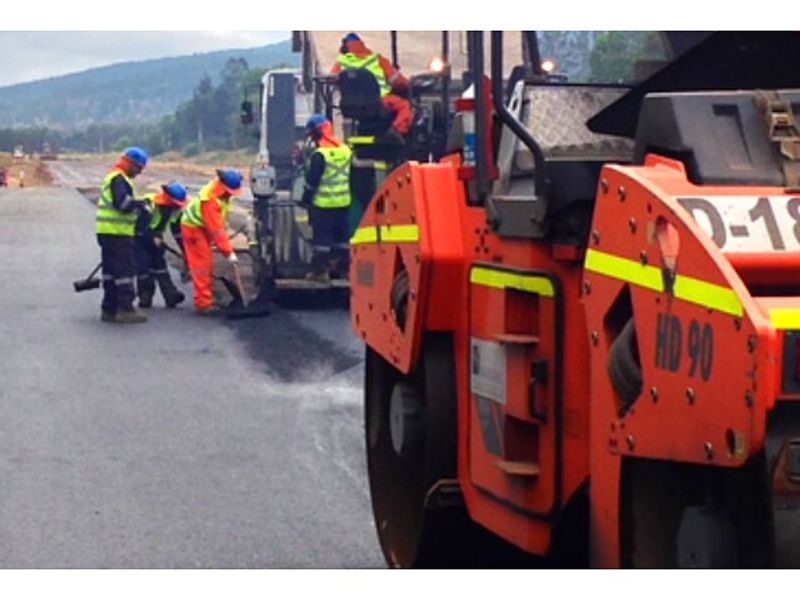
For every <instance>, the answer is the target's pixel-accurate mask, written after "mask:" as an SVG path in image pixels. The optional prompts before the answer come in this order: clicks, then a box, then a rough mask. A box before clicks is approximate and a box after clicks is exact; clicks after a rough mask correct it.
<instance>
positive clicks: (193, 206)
mask: <svg viewBox="0 0 800 600" xmlns="http://www.w3.org/2000/svg"><path fill="white" fill-rule="evenodd" d="M213 185H214V181H211V182H209V183H207V184H206V185H204V186H203V188H202V189H201V190H200V193H199V194H198V195H197V196H196V197H194V198H192V199H191V200H189V204H187V205H186V208H185V209H184V210H183V217H181V223H183V224H184V225H187V226H189V227H201V228H202V227H205V222H204V221H203V211H202V210H201V205H200V203H201V202H207V201H209V200H211V199H212V197H211V188H212V187H213ZM213 199H214V200H216V202H217V204H218V205H219V207H220V210H221V211H222V222H223V223H224V222H225V220H226V219H227V218H228V211H229V210H230V207H231V203H230V202H225V201H223V200H220V199H219V198H213Z"/></svg>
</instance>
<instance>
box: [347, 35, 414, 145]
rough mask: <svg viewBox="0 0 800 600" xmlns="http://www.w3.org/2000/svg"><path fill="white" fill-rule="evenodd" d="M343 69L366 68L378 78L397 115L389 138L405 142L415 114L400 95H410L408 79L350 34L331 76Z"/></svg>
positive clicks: (387, 102)
mask: <svg viewBox="0 0 800 600" xmlns="http://www.w3.org/2000/svg"><path fill="white" fill-rule="evenodd" d="M343 69H366V70H368V71H369V72H370V73H372V75H373V76H374V77H375V79H376V81H377V82H378V88H379V89H380V93H381V102H382V103H383V106H384V107H385V108H386V109H387V110H389V111H391V112H393V113H394V115H395V116H394V120H393V121H392V126H391V128H390V129H389V131H388V132H387V135H388V136H390V137H394V138H396V140H397V141H399V142H402V141H403V136H405V135H406V134H407V133H408V131H409V129H410V128H411V121H412V119H413V114H412V112H411V104H410V102H409V101H408V100H407V99H406V98H404V97H403V96H402V95H399V94H398V93H397V92H399V93H400V94H407V89H408V87H409V81H408V79H407V78H406V77H405V76H404V75H403V74H402V73H401V72H400V71H398V70H397V69H395V68H394V65H392V63H391V61H390V60H389V59H387V58H385V57H384V56H382V55H380V54H378V53H377V52H373V51H372V50H370V49H369V48H367V46H366V45H365V44H364V42H363V41H362V40H361V38H360V37H359V36H358V34H355V33H348V34H347V35H346V36H344V37H343V38H342V46H341V48H340V49H339V56H338V57H337V59H336V64H334V65H333V67H332V68H331V73H333V74H334V75H338V74H339V73H340V72H341V71H342V70H343Z"/></svg>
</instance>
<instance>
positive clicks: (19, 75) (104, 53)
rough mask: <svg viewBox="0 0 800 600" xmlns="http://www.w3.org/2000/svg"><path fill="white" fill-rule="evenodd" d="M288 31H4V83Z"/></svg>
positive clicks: (274, 37)
mask: <svg viewBox="0 0 800 600" xmlns="http://www.w3.org/2000/svg"><path fill="white" fill-rule="evenodd" d="M289 35H290V32H289V31H116V32H108V31H5V32H0V48H2V63H3V68H0V86H5V85H11V84H14V83H21V82H24V81H33V80H36V79H43V78H45V77H53V76H56V75H65V74H67V73H75V72H78V71H85V70H86V69H91V68H93V67H100V66H103V65H109V64H112V63H118V62H127V61H136V60H146V59H150V58H162V57H166V56H182V55H186V54H194V53H200V52H211V51H212V50H225V49H228V48H250V47H255V46H266V45H267V44H272V43H274V42H278V41H281V40H286V39H289Z"/></svg>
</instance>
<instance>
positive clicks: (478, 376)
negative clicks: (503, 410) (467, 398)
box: [470, 338, 506, 404]
mask: <svg viewBox="0 0 800 600" xmlns="http://www.w3.org/2000/svg"><path fill="white" fill-rule="evenodd" d="M470 390H471V391H472V393H473V394H475V395H476V396H482V397H484V398H489V399H490V400H494V401H495V402H499V403H500V404H505V403H506V350H505V348H504V347H503V346H502V345H501V344H498V343H496V342H487V341H486V340H479V339H478V338H470Z"/></svg>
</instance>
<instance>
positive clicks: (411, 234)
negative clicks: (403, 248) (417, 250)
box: [380, 225, 419, 242]
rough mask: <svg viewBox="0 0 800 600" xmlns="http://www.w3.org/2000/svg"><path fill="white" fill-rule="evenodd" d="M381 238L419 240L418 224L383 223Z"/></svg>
mask: <svg viewBox="0 0 800 600" xmlns="http://www.w3.org/2000/svg"><path fill="white" fill-rule="evenodd" d="M380 238H381V241H384V242H418V241H419V227H418V226H417V225H381V227H380Z"/></svg>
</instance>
